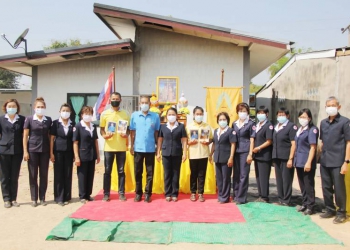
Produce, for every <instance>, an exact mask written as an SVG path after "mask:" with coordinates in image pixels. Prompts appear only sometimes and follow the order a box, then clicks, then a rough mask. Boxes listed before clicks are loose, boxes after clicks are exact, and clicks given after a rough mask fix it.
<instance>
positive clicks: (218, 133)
mask: <svg viewBox="0 0 350 250" xmlns="http://www.w3.org/2000/svg"><path fill="white" fill-rule="evenodd" d="M227 130H228V126H226V128H225V129H224V130H221V129H220V128H218V130H217V131H216V134H217V136H218V140H220V135H222V134H223V133H225V132H226V131H227Z"/></svg>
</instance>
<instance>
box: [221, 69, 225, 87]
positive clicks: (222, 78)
mask: <svg viewBox="0 0 350 250" xmlns="http://www.w3.org/2000/svg"><path fill="white" fill-rule="evenodd" d="M224 74H225V70H224V69H222V70H221V88H222V87H224Z"/></svg>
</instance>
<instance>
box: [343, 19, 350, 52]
mask: <svg viewBox="0 0 350 250" xmlns="http://www.w3.org/2000/svg"><path fill="white" fill-rule="evenodd" d="M345 31H348V46H349V47H350V24H349V25H348V26H347V27H345V28H341V32H342V33H343V34H344V32H345Z"/></svg>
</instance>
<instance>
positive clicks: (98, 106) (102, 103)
mask: <svg viewBox="0 0 350 250" xmlns="http://www.w3.org/2000/svg"><path fill="white" fill-rule="evenodd" d="M113 78H114V75H113V72H112V73H111V74H110V75H109V77H108V79H107V81H106V83H105V85H104V87H103V89H102V91H101V93H100V95H99V96H98V98H97V102H96V103H95V106H94V119H93V120H97V121H99V120H100V116H101V113H102V112H103V111H104V110H105V109H106V107H107V105H108V104H109V102H110V101H109V97H110V96H111V94H112V91H113Z"/></svg>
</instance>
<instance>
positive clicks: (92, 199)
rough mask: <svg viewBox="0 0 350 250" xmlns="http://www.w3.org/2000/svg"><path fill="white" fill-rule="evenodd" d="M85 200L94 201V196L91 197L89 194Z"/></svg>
mask: <svg viewBox="0 0 350 250" xmlns="http://www.w3.org/2000/svg"><path fill="white" fill-rule="evenodd" d="M86 200H87V201H94V198H92V197H91V196H89V197H88V198H87V199H86Z"/></svg>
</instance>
